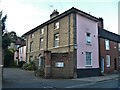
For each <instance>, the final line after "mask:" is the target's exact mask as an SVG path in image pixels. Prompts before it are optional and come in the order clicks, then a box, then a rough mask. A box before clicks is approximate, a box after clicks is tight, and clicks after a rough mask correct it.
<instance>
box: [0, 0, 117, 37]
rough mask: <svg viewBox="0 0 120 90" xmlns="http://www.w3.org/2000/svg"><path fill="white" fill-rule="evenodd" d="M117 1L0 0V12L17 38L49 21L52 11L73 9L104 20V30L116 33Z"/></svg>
mask: <svg viewBox="0 0 120 90" xmlns="http://www.w3.org/2000/svg"><path fill="white" fill-rule="evenodd" d="M118 1H119V0H1V3H0V10H3V16H4V15H5V14H7V16H8V17H7V21H6V27H7V30H8V31H9V32H10V31H15V32H16V33H17V35H18V36H21V35H23V34H24V33H26V32H27V31H29V30H31V29H33V28H35V27H36V26H38V25H40V24H42V23H44V22H45V21H47V20H49V19H50V14H51V12H52V11H53V10H54V9H57V10H58V11H59V13H63V12H64V11H66V10H68V9H70V8H71V7H75V8H77V9H80V10H82V11H84V12H86V13H90V14H91V15H93V16H95V17H102V18H103V19H104V28H105V29H107V30H109V31H111V32H114V33H118Z"/></svg>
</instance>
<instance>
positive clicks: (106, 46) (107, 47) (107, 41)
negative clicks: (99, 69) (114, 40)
mask: <svg viewBox="0 0 120 90" xmlns="http://www.w3.org/2000/svg"><path fill="white" fill-rule="evenodd" d="M105 48H106V50H110V42H109V40H108V39H105Z"/></svg>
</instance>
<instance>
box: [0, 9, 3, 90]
mask: <svg viewBox="0 0 120 90" xmlns="http://www.w3.org/2000/svg"><path fill="white" fill-rule="evenodd" d="M1 16H2V11H1V12H0V81H1V82H0V89H2V79H3V65H2V26H1V24H2V21H1Z"/></svg>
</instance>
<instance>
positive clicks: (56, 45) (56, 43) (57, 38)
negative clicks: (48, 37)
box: [54, 34, 59, 47]
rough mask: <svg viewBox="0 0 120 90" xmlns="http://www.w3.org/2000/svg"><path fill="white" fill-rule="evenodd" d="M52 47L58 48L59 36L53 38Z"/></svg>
mask: <svg viewBox="0 0 120 90" xmlns="http://www.w3.org/2000/svg"><path fill="white" fill-rule="evenodd" d="M54 46H55V47H58V46H59V34H55V36H54Z"/></svg>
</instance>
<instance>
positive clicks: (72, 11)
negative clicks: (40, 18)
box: [23, 7, 99, 36]
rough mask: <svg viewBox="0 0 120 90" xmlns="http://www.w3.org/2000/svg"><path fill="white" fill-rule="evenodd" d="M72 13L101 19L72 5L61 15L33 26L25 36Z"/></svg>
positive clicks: (92, 18) (94, 19) (95, 19)
mask: <svg viewBox="0 0 120 90" xmlns="http://www.w3.org/2000/svg"><path fill="white" fill-rule="evenodd" d="M71 13H78V14H80V15H82V16H84V17H87V18H89V19H91V20H93V21H96V22H98V21H99V19H98V18H97V17H94V16H92V15H90V14H88V13H86V12H83V11H81V10H79V9H76V8H74V7H72V8H71V9H69V10H67V11H65V12H63V13H61V14H59V15H57V16H56V17H54V18H52V19H50V20H48V21H46V22H45V23H43V24H41V25H39V26H37V27H35V28H33V29H32V30H30V31H28V32H26V33H25V34H24V35H23V36H25V35H29V34H31V33H33V32H35V31H37V30H38V29H39V28H42V27H44V26H45V25H48V24H50V23H52V22H54V21H56V20H58V19H60V18H62V17H64V16H66V15H69V14H71Z"/></svg>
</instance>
